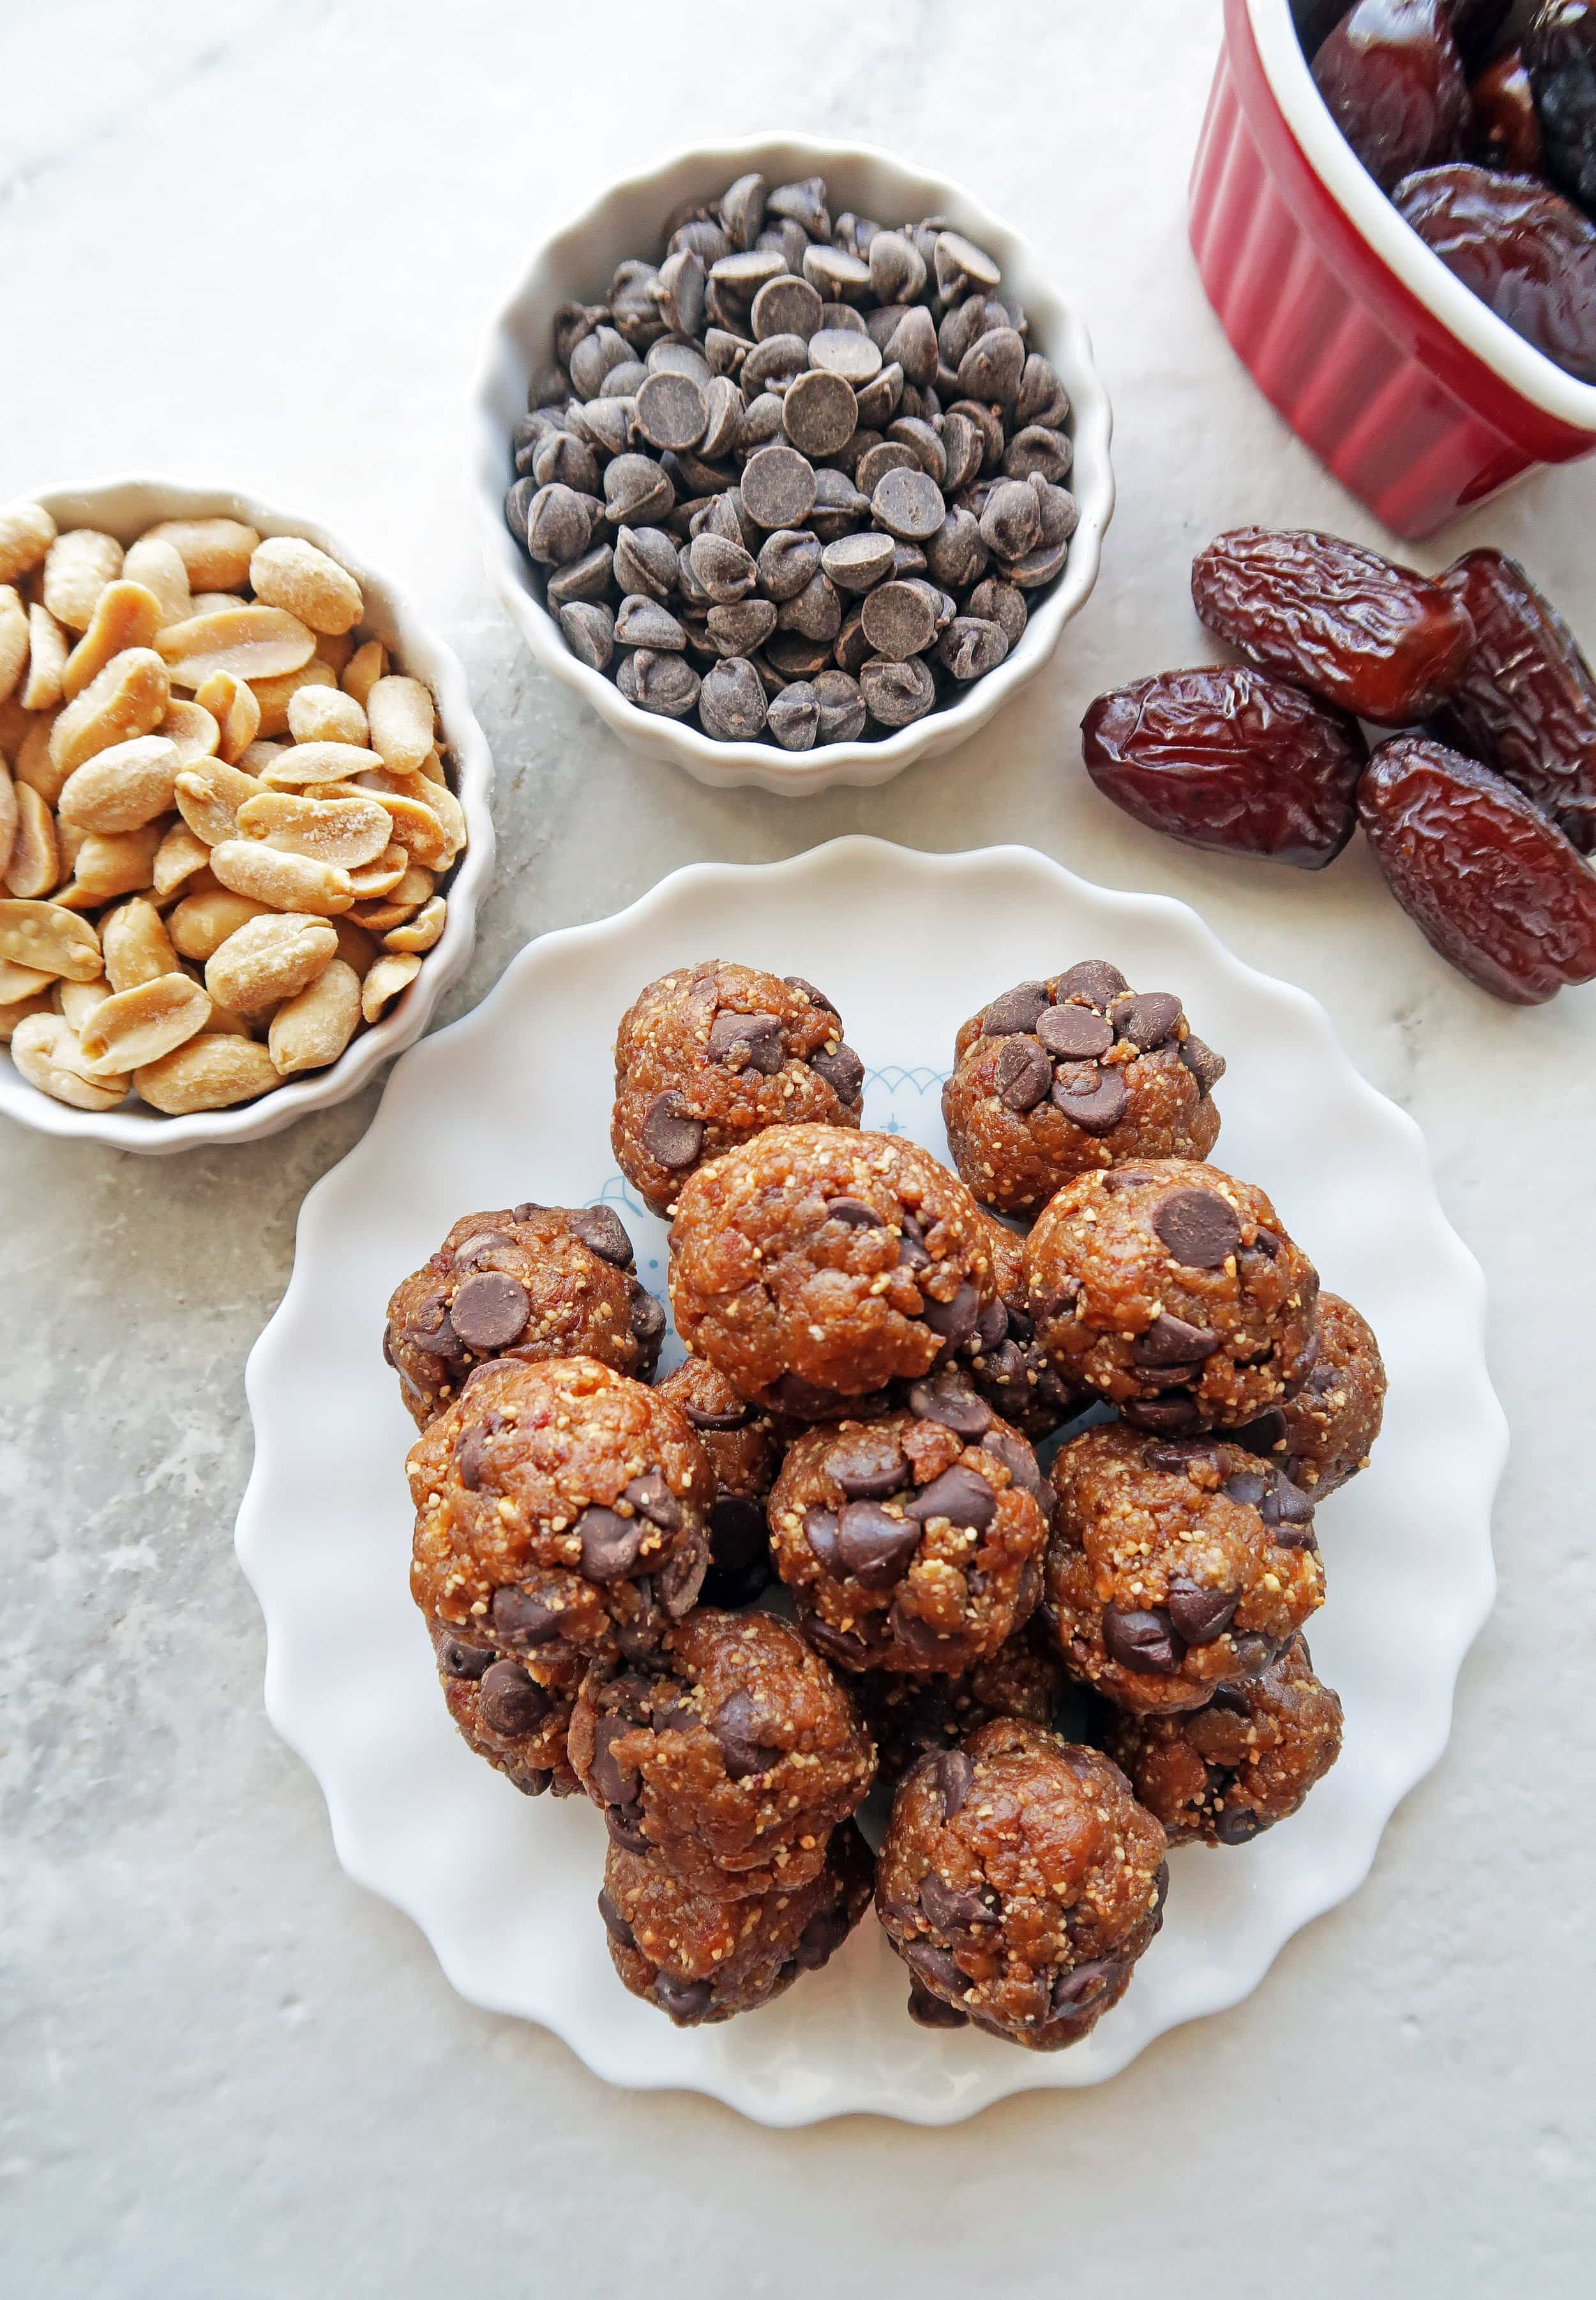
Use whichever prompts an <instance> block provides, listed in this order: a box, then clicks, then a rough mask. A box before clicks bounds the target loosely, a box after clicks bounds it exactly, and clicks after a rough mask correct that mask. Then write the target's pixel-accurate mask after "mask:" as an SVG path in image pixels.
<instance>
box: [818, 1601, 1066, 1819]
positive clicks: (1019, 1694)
mask: <svg viewBox="0 0 1596 2300" xmlns="http://www.w3.org/2000/svg"><path fill="white" fill-rule="evenodd" d="M848 1682H849V1685H850V1688H852V1694H853V1697H854V1699H855V1700H856V1701H857V1702H858V1704H859V1709H860V1715H861V1716H862V1717H863V1719H864V1721H865V1723H866V1725H867V1726H868V1727H869V1730H870V1733H871V1735H872V1736H873V1737H874V1739H875V1743H876V1760H877V1774H876V1777H877V1780H878V1781H881V1782H884V1783H885V1786H886V1787H887V1788H896V1787H897V1785H898V1783H899V1782H900V1781H901V1780H902V1778H903V1776H904V1774H905V1773H906V1772H907V1771H909V1769H910V1766H911V1765H913V1764H914V1763H917V1761H918V1760H919V1758H921V1757H923V1756H925V1755H926V1754H927V1751H930V1752H932V1753H935V1751H937V1750H939V1749H953V1748H957V1747H958V1746H959V1744H960V1742H961V1741H963V1740H964V1739H965V1738H966V1737H967V1736H968V1734H971V1733H973V1732H974V1731H975V1730H976V1728H977V1726H979V1725H989V1724H990V1723H991V1722H992V1721H993V1718H996V1717H1018V1718H1020V1719H1022V1720H1023V1721H1025V1722H1026V1723H1027V1724H1029V1725H1041V1726H1044V1727H1046V1728H1048V1729H1050V1730H1052V1731H1055V1732H1057V1731H1059V1730H1060V1729H1061V1721H1062V1719H1063V1717H1064V1715H1065V1714H1066V1713H1067V1711H1068V1707H1069V1706H1070V1704H1071V1699H1072V1696H1073V1695H1074V1688H1073V1686H1072V1684H1071V1681H1070V1679H1069V1678H1068V1676H1067V1675H1066V1674H1065V1670H1064V1664H1063V1663H1062V1662H1061V1661H1060V1659H1059V1656H1058V1654H1057V1652H1056V1651H1055V1650H1054V1647H1053V1644H1052V1637H1051V1635H1050V1634H1049V1632H1048V1629H1047V1625H1046V1623H1045V1622H1044V1621H1043V1619H1042V1617H1041V1615H1040V1614H1034V1615H1033V1616H1032V1618H1031V1620H1030V1621H1027V1624H1026V1626H1025V1628H1024V1629H1017V1630H1016V1631H1015V1633H1014V1635H1013V1636H1012V1637H1010V1638H1008V1639H1007V1640H1006V1641H1005V1642H1004V1643H1003V1644H1002V1645H1001V1646H999V1647H998V1649H997V1651H996V1653H994V1654H993V1655H992V1656H991V1657H990V1659H989V1660H986V1661H979V1662H977V1663H976V1665H975V1667H974V1668H973V1669H967V1670H965V1671H961V1673H960V1675H959V1676H958V1677H910V1676H908V1675H906V1674H905V1673H904V1672H903V1671H901V1670H885V1669H868V1670H865V1671H862V1672H861V1673H860V1675H858V1676H855V1677H851V1678H850V1679H849V1680H848Z"/></svg>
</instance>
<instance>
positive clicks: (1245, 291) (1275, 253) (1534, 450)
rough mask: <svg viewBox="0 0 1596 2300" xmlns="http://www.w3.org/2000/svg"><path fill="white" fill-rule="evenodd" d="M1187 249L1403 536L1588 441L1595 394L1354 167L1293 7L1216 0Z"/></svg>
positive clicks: (1317, 447) (1296, 414)
mask: <svg viewBox="0 0 1596 2300" xmlns="http://www.w3.org/2000/svg"><path fill="white" fill-rule="evenodd" d="M1192 246H1193V252H1194V253H1195V254H1196V258H1197V267H1198V270H1199V271H1200V272H1201V276H1202V284H1203V286H1204V287H1206V288H1207V290H1208V295H1209V301H1210V302H1211V303H1212V304H1213V307H1214V309H1215V311H1216V312H1218V315H1219V319H1220V321H1221V323H1222V325H1223V327H1224V329H1225V332H1226V335H1227V336H1228V337H1229V338H1230V340H1231V343H1232V345H1233V346H1234V349H1235V351H1236V353H1237V354H1238V356H1239V357H1240V358H1241V360H1242V362H1243V365H1244V366H1246V367H1247V368H1248V370H1249V371H1251V375H1252V378H1253V380H1254V381H1255V382H1256V383H1257V385H1258V387H1259V389H1260V390H1261V391H1262V392H1263V394H1264V396H1265V397H1266V398H1267V399H1268V400H1269V401H1270V403H1271V404H1273V405H1274V406H1275V407H1276V408H1277V409H1278V410H1279V412H1280V413H1281V414H1282V415H1284V418H1285V420H1286V421H1287V422H1288V423H1289V424H1290V425H1291V427H1292V429H1293V431H1294V432H1295V433H1296V434H1297V436H1298V437H1299V438H1300V439H1301V440H1303V441H1305V442H1306V444H1307V445H1308V446H1309V447H1311V448H1312V449H1313V451H1314V453H1315V454H1316V455H1318V457H1319V458H1320V460H1321V461H1322V462H1324V463H1326V465H1327V466H1328V468H1329V469H1330V470H1331V471H1334V474H1335V476H1336V478H1337V479H1340V481H1341V482H1342V486H1343V487H1350V488H1351V491H1352V493H1353V494H1354V495H1355V496H1360V497H1361V498H1362V500H1363V501H1364V502H1365V503H1366V504H1367V505H1368V507H1369V509H1370V510H1371V511H1373V512H1375V513H1376V515H1377V516H1378V517H1379V518H1380V519H1382V520H1383V521H1384V523H1385V525H1386V526H1387V527H1389V528H1391V529H1393V530H1394V531H1395V533H1396V534H1398V535H1401V536H1408V537H1418V536H1425V535H1432V534H1434V531H1435V530H1436V529H1437V528H1441V527H1444V526H1445V525H1446V524H1447V523H1448V521H1451V520H1453V519H1455V518H1457V517H1458V516H1459V513H1460V512H1466V511H1471V510H1473V509H1474V508H1475V506H1476V505H1478V504H1481V503H1483V502H1484V501H1485V499H1486V498H1487V497H1488V496H1492V495H1494V494H1496V493H1497V492H1498V490H1499V489H1500V488H1502V487H1507V486H1508V485H1509V483H1510V482H1511V481H1512V480H1514V479H1520V478H1522V477H1523V475H1524V474H1525V472H1526V471H1534V470H1535V469H1537V468H1538V467H1539V466H1541V465H1542V464H1546V463H1566V462H1571V461H1572V460H1573V459H1574V458H1575V456H1579V455H1588V454H1590V453H1591V452H1592V449H1593V448H1596V385H1592V384H1586V383H1579V382H1576V381H1575V379H1574V377H1572V376H1570V375H1565V374H1564V372H1563V371H1562V370H1561V369H1560V368H1559V367H1555V366H1554V365H1553V364H1552V362H1551V361H1550V360H1549V359H1547V358H1546V357H1545V355H1544V354H1542V353H1541V352H1538V351H1536V350H1535V349H1534V346H1532V345H1530V344H1528V343H1526V342H1525V339H1524V338H1523V337H1522V336H1518V335H1516V334H1515V333H1514V332H1513V330H1512V329H1511V328H1509V326H1508V324H1507V322H1506V321H1504V320H1500V319H1498V317H1497V316H1496V313H1495V312H1492V310H1491V309H1490V307H1489V305H1487V304H1483V303H1481V301H1480V300H1479V298H1478V296H1475V295H1474V294H1473V293H1472V291H1471V290H1470V289H1468V288H1467V287H1465V286H1464V285H1463V283H1462V281H1461V280H1460V279H1458V278H1457V277H1456V276H1455V275H1454V274H1453V273H1452V272H1451V271H1448V270H1447V268H1446V266H1445V264H1444V263H1442V261H1441V259H1440V257H1439V256H1438V255H1436V254H1434V253H1433V252H1432V250H1431V249H1429V248H1428V247H1426V246H1425V244H1424V242H1423V240H1421V239H1420V238H1419V237H1418V235H1417V232H1415V231H1414V230H1412V229H1410V228H1409V225H1408V224H1406V223H1404V222H1403V221H1402V219H1401V216H1400V215H1398V213H1397V212H1396V210H1395V209H1394V208H1393V207H1392V204H1391V203H1390V201H1389V200H1388V199H1387V198H1386V197H1385V195H1384V193H1383V192H1382V191H1381V190H1380V188H1379V187H1378V185H1377V184H1376V182H1375V180H1374V179H1373V178H1372V177H1371V176H1370V175H1368V174H1367V171H1365V169H1364V168H1363V167H1362V166H1361V164H1360V163H1359V161H1358V160H1357V159H1356V158H1355V157H1354V156H1353V154H1352V150H1351V146H1350V145H1349V144H1348V143H1347V142H1346V140H1345V138H1344V137H1342V133H1341V130H1340V129H1338V128H1337V127H1336V125H1335V122H1334V120H1333V119H1332V118H1331V116H1330V113H1329V112H1328V110H1327V109H1326V105H1325V104H1324V102H1323V99H1322V98H1321V97H1320V96H1319V92H1318V88H1317V87H1315V85H1314V81H1313V75H1312V73H1311V72H1310V71H1309V68H1308V60H1307V58H1306V57H1305V56H1304V55H1303V53H1302V48H1301V41H1300V40H1299V38H1298V36H1297V29H1296V24H1295V21H1294V19H1293V12H1292V6H1291V0H1225V46H1224V50H1223V52H1222V54H1221V55H1220V58H1219V68H1218V74H1217V76H1216V78H1215V81H1214V92H1213V96H1212V98H1211V100H1210V102H1209V111H1208V118H1207V120H1206V121H1205V122H1204V125H1203V130H1202V141H1201V146H1199V148H1198V153H1197V164H1196V167H1195V169H1194V171H1193V177H1192Z"/></svg>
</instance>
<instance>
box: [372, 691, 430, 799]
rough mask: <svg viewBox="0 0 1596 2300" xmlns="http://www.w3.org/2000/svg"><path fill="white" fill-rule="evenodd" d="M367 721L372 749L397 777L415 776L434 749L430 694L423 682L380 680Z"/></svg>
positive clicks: (373, 693)
mask: <svg viewBox="0 0 1596 2300" xmlns="http://www.w3.org/2000/svg"><path fill="white" fill-rule="evenodd" d="M366 718H367V721H369V723H370V729H371V748H372V749H373V750H374V751H375V752H376V753H377V754H378V756H379V758H380V759H381V760H382V762H383V764H384V766H385V767H389V768H391V769H392V770H393V771H395V773H396V774H402V775H413V774H415V773H416V772H417V771H418V770H419V769H420V764H421V762H422V760H423V759H424V758H425V757H426V756H427V754H428V752H429V751H430V750H431V748H432V729H433V706H432V696H431V693H430V691H429V690H428V688H427V687H423V686H422V684H421V682H420V679H406V678H403V676H400V677H395V676H393V675H391V674H390V676H389V677H388V678H387V679H378V682H377V684H376V686H375V687H373V688H372V689H371V692H370V695H369V696H367V697H366Z"/></svg>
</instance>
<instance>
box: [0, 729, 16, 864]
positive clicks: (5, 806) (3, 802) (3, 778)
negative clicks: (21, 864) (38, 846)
mask: <svg viewBox="0 0 1596 2300" xmlns="http://www.w3.org/2000/svg"><path fill="white" fill-rule="evenodd" d="M18 819H19V818H18V805H17V787H16V785H15V783H13V782H12V779H11V769H10V768H9V767H8V766H7V765H6V763H5V761H4V758H0V879H4V876H5V873H6V871H8V870H9V869H10V867H11V850H12V847H13V846H15V845H16V839H17V822H18Z"/></svg>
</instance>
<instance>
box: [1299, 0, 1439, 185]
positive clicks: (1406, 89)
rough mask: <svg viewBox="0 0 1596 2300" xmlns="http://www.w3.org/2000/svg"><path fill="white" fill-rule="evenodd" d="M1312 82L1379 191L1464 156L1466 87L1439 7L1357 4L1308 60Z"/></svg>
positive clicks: (1364, 0)
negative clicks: (1309, 60) (1311, 59)
mask: <svg viewBox="0 0 1596 2300" xmlns="http://www.w3.org/2000/svg"><path fill="white" fill-rule="evenodd" d="M1313 76H1314V79H1316V80H1317V81H1318V87H1319V93H1320V94H1321V95H1322V96H1323V97H1324V99H1325V102H1326V104H1327V105H1328V106H1329V108H1330V112H1331V114H1332V116H1333V117H1334V121H1335V123H1336V125H1337V126H1338V127H1339V128H1340V129H1341V131H1342V135H1343V136H1344V137H1346V139H1347V142H1348V143H1349V144H1350V145H1351V147H1352V149H1353V151H1354V152H1355V153H1356V154H1358V157H1359V160H1361V161H1362V162H1363V164H1364V166H1365V167H1366V168H1367V170H1368V171H1369V174H1370V175H1371V176H1372V177H1373V178H1374V179H1375V181H1376V183H1377V184H1378V185H1379V186H1380V187H1381V188H1382V190H1384V191H1387V192H1388V191H1390V190H1391V188H1392V186H1393V185H1395V184H1398V183H1400V182H1401V179H1402V178H1403V177H1404V176H1408V175H1411V174H1412V173H1413V171H1414V170H1415V169H1417V168H1429V167H1434V165H1435V164H1436V163H1437V162H1440V161H1442V160H1453V159H1456V158H1457V157H1458V155H1459V153H1460V152H1461V151H1462V150H1463V148H1464V140H1465V135H1466V131H1467V125H1468V118H1469V103H1468V82H1467V78H1466V77H1465V74H1464V71H1463V64H1462V60H1461V58H1460V57H1459V54H1458V44H1457V41H1456V40H1455V39H1454V38H1453V37H1452V28H1451V22H1450V21H1449V20H1448V16H1447V12H1446V9H1445V8H1444V7H1443V6H1442V0H1358V5H1357V6H1356V7H1355V8H1354V9H1353V10H1352V12H1351V14H1350V15H1349V16H1347V17H1345V18H1344V19H1343V20H1342V22H1341V23H1339V24H1338V25H1337V26H1336V27H1335V29H1334V31H1333V32H1332V33H1331V34H1330V36H1329V37H1328V38H1327V39H1326V41H1325V43H1324V45H1323V46H1321V47H1320V49H1319V52H1318V55H1317V56H1315V58H1314V60H1313Z"/></svg>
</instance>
